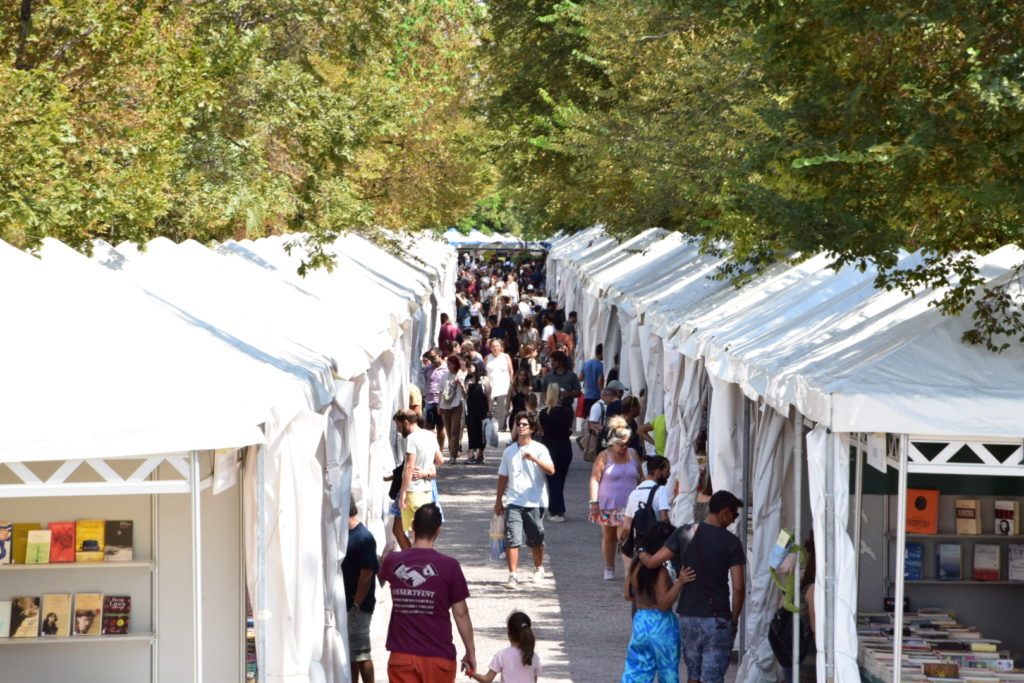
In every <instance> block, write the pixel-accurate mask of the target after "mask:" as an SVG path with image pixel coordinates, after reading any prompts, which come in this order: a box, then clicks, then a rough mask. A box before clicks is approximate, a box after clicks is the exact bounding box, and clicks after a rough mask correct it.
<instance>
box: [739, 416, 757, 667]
mask: <svg viewBox="0 0 1024 683" xmlns="http://www.w3.org/2000/svg"><path fill="white" fill-rule="evenodd" d="M753 405H754V404H753V402H752V401H751V400H750V399H749V398H747V397H746V396H744V397H743V434H742V439H743V441H742V448H743V467H742V472H743V490H742V491H740V495H739V499H740V500H742V501H743V515H742V516H740V540H741V542H742V543H743V551H744V556H745V555H746V553H747V551H748V550H750V543H749V539H748V537H747V532H748V529H749V522H748V521H747V520H748V519H749V516H750V496H749V495H748V492H749V491H750V448H751V442H750V424H751V420H750V417H751V416H750V411H751V410H752V409H753ZM747 569H748V568H747V565H746V564H744V565H743V573H744V578H743V585H744V586H749V585H750V577H749V576H746V574H747ZM739 633H740V642H739V661H741V662H742V661H743V653H744V652H746V651H747V617H746V611H745V610H744V611H741V612H740V624H739Z"/></svg>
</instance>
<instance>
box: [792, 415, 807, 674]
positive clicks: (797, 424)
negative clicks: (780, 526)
mask: <svg viewBox="0 0 1024 683" xmlns="http://www.w3.org/2000/svg"><path fill="white" fill-rule="evenodd" d="M793 433H794V434H795V435H796V436H795V439H794V440H793V475H794V476H793V489H794V490H793V500H794V501H796V502H795V504H794V508H793V509H794V510H795V511H796V514H794V516H793V542H794V543H803V536H801V534H802V533H803V516H804V506H803V502H802V498H803V487H804V482H803V476H804V463H803V457H804V420H803V417H802V416H801V415H800V413H798V412H797V411H796V409H795V408H794V409H793ZM798 558H799V556H798ZM801 578H802V577H801V576H800V563H799V562H797V568H796V581H795V582H794V585H795V586H796V590H795V591H793V604H795V605H796V607H797V609H798V610H799V609H800V602H801V599H802V598H803V596H802V595H801V594H800V579H801ZM799 614H800V613H799V612H797V613H796V616H794V617H793V618H794V619H797V620H799V618H800V617H799ZM799 653H800V629H799V628H794V629H793V661H792V662H790V664H792V666H793V680H799V675H798V673H799V666H800V665H799V664H798V663H797V661H798V660H799V658H800V654H799Z"/></svg>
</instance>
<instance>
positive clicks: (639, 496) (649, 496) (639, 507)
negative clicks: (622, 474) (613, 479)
mask: <svg viewBox="0 0 1024 683" xmlns="http://www.w3.org/2000/svg"><path fill="white" fill-rule="evenodd" d="M671 469H672V466H671V465H670V464H669V462H668V458H665V457H662V456H660V455H656V456H654V457H652V458H650V459H649V460H648V461H647V478H646V479H644V480H643V481H642V482H640V485H639V486H637V487H636V488H635V489H633V491H632V492H631V493H630V494H629V500H628V501H626V509H625V511H624V512H623V517H624V522H625V523H624V524H623V525H622V527H621V528H620V530H619V534H620V535H619V543H621V544H622V552H623V553H624V554H626V555H629V556H630V557H635V556H636V552H637V551H638V550H639V549H640V545H641V541H642V540H643V537H644V536H645V535H647V532H648V531H650V530H651V529H653V528H654V525H655V524H657V523H658V522H667V521H668V512H669V509H670V508H671V507H672V498H671V497H670V496H669V495H668V489H666V488H665V484H666V483H668V476H669V474H670V473H671Z"/></svg>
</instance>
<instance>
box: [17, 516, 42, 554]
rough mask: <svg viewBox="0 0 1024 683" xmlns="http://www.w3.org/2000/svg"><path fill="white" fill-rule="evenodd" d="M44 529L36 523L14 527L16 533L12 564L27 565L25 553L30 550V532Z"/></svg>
mask: <svg viewBox="0 0 1024 683" xmlns="http://www.w3.org/2000/svg"><path fill="white" fill-rule="evenodd" d="M42 528H43V527H42V525H41V524H37V523H36V522H28V523H25V524H15V525H14V533H13V534H12V540H11V543H12V546H13V548H14V550H13V552H12V554H11V562H13V563H14V564H25V551H26V550H28V532H30V531H34V530H36V529H42Z"/></svg>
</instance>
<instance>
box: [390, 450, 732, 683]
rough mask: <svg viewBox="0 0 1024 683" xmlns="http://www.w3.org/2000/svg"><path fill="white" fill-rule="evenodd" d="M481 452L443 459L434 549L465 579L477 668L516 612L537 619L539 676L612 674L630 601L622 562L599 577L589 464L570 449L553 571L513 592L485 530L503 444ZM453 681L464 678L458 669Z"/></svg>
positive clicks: (607, 677)
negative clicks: (479, 461) (608, 576)
mask: <svg viewBox="0 0 1024 683" xmlns="http://www.w3.org/2000/svg"><path fill="white" fill-rule="evenodd" d="M486 456H487V462H486V463H485V464H484V465H466V464H464V463H463V462H460V463H459V464H457V465H454V466H445V467H444V469H443V470H442V471H441V473H440V475H439V477H438V487H439V489H440V491H441V503H442V505H443V507H444V513H445V518H446V522H445V525H444V526H443V527H442V528H441V536H440V538H439V539H438V545H437V549H438V550H439V551H441V552H443V553H445V554H448V555H452V556H454V557H456V558H458V559H459V561H460V562H461V563H462V568H463V571H464V572H465V574H466V579H467V581H468V582H469V590H470V593H471V597H470V598H469V601H468V602H469V610H470V614H471V616H472V619H473V630H474V633H475V635H476V651H477V667H478V668H479V669H481V670H483V671H484V672H486V671H487V664H488V663H489V662H490V659H491V657H492V656H493V654H494V653H495V652H497V651H498V650H500V649H501V648H503V647H507V646H508V640H507V638H506V636H505V619H506V617H507V616H508V614H509V613H510V612H511V611H513V610H515V609H519V610H522V611H524V612H526V613H527V614H529V615H530V617H531V618H532V619H533V621H534V630H535V631H536V633H537V637H538V648H537V652H538V653H540V657H541V662H542V663H543V666H544V676H543V678H542V680H544V681H576V682H578V683H581V682H602V683H605V682H607V683H611V682H613V681H618V680H619V678H620V677H621V675H622V666H623V662H624V660H625V656H626V646H627V645H628V643H629V636H630V629H631V616H630V606H629V603H628V602H626V601H625V600H624V599H623V598H622V579H621V575H622V570H621V567H620V568H618V570H617V573H618V574H619V577H618V578H617V579H616V580H615V581H604V580H603V579H602V578H601V574H602V566H603V562H602V561H601V559H600V530H599V529H598V528H597V527H596V526H595V525H593V524H590V523H589V522H587V521H586V507H587V506H586V501H587V499H588V492H587V480H588V478H589V476H590V464H589V463H586V462H584V461H583V459H582V458H581V457H580V456H579V451H577V453H576V457H575V458H574V459H573V464H572V467H571V468H570V470H569V478H568V482H567V484H566V491H565V497H566V506H567V508H568V513H567V515H566V518H567V521H566V523H565V524H551V523H545V525H544V526H545V531H546V534H547V550H548V552H547V553H546V555H545V558H546V559H545V565H546V569H547V570H548V572H549V573H550V578H548V579H546V580H545V582H544V583H543V584H542V585H541V586H534V585H533V584H530V583H523V584H521V585H520V588H519V589H518V590H516V591H510V590H507V589H505V588H504V587H503V585H502V584H503V583H504V582H505V579H506V578H507V577H508V570H507V569H506V567H505V564H504V562H502V563H501V564H498V563H495V562H491V561H490V551H489V547H490V542H489V539H488V535H487V534H488V525H489V524H490V519H491V516H492V514H493V513H492V511H491V508H492V507H493V506H494V492H495V485H496V483H497V477H498V473H497V470H498V461H499V460H500V450H498V449H490V450H488V451H487V454H486ZM522 555H524V556H525V557H524V558H523V559H525V560H526V562H525V564H522V563H521V567H520V572H519V575H520V578H521V579H522V578H525V577H526V576H528V575H529V573H530V570H531V569H532V560H530V559H529V556H528V554H527V553H523V554H522ZM377 598H378V601H377V609H376V611H375V613H374V617H373V622H372V635H373V655H374V656H373V658H374V663H375V664H376V672H377V680H378V681H385V680H387V671H386V665H387V652H386V650H385V648H384V641H385V637H386V634H387V622H388V616H389V614H390V608H391V605H390V596H389V594H388V589H387V586H385V587H384V588H383V589H378V591H377ZM455 640H456V648H457V649H458V652H459V657H461V656H462V653H463V649H462V644H461V642H459V639H458V634H457V633H456V635H455ZM459 680H469V679H466V678H464V677H462V676H460V677H459ZM683 680H686V679H685V677H684V678H683ZM728 680H729V681H731V680H732V677H731V676H730V678H729V679H728Z"/></svg>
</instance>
